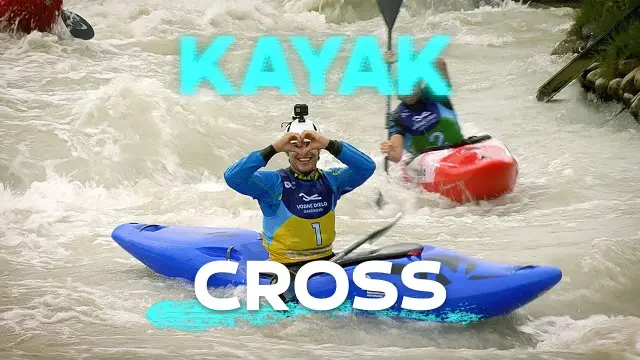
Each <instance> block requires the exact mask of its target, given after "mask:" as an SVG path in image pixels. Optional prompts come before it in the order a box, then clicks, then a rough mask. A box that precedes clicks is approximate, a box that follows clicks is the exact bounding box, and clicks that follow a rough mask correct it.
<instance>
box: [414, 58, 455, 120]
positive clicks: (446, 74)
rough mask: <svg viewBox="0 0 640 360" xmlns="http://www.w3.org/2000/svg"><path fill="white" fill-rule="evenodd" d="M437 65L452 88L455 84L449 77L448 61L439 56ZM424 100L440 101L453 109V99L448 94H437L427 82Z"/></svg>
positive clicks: (423, 91)
mask: <svg viewBox="0 0 640 360" xmlns="http://www.w3.org/2000/svg"><path fill="white" fill-rule="evenodd" d="M436 66H437V67H438V70H440V74H441V75H442V76H443V77H444V80H445V81H446V82H447V85H449V87H450V88H451V87H452V86H453V85H452V84H451V78H449V71H448V70H447V63H446V62H445V61H444V59H443V58H438V60H436ZM421 98H422V101H424V102H437V103H440V104H442V105H444V106H446V107H447V108H449V109H451V110H454V109H453V104H452V103H451V99H450V98H449V96H446V95H436V94H434V93H433V91H432V90H431V88H430V87H429V86H428V85H427V84H425V87H424V88H423V89H422V96H421Z"/></svg>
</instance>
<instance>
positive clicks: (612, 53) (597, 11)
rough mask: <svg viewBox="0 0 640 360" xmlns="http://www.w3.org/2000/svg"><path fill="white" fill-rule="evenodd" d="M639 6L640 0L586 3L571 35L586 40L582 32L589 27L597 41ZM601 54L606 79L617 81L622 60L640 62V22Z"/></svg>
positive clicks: (582, 5) (622, 34)
mask: <svg viewBox="0 0 640 360" xmlns="http://www.w3.org/2000/svg"><path fill="white" fill-rule="evenodd" d="M639 4H640V0H583V1H582V4H581V5H580V8H579V9H578V11H577V12H576V16H575V20H574V24H573V26H572V27H571V29H570V31H569V32H570V35H574V36H576V37H578V38H582V30H583V28H584V27H585V26H586V27H588V28H590V29H591V30H592V32H593V37H594V38H597V37H598V36H600V35H602V34H603V33H604V32H605V31H606V30H607V29H609V28H610V27H611V26H612V25H614V24H615V23H616V22H617V21H618V20H620V19H621V18H622V17H623V16H624V15H626V14H627V13H628V12H629V11H630V10H631V9H633V8H634V7H636V6H638V5H639ZM600 51H601V53H600V55H599V57H600V59H599V60H598V61H599V62H600V63H601V64H602V66H603V70H604V73H603V76H604V77H605V78H607V79H613V78H614V77H615V75H616V70H617V65H618V62H619V61H620V60H626V59H631V58H635V59H640V22H637V21H636V22H634V23H633V24H631V26H630V27H629V29H628V30H627V31H626V32H623V33H619V34H616V36H615V39H614V40H613V42H612V43H611V44H610V45H608V46H607V47H605V48H603V49H600Z"/></svg>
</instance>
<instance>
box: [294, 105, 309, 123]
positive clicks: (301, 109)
mask: <svg viewBox="0 0 640 360" xmlns="http://www.w3.org/2000/svg"><path fill="white" fill-rule="evenodd" d="M306 115H309V107H308V106H307V104H295V105H293V117H292V118H291V119H293V120H298V122H304V117H305V116H306Z"/></svg>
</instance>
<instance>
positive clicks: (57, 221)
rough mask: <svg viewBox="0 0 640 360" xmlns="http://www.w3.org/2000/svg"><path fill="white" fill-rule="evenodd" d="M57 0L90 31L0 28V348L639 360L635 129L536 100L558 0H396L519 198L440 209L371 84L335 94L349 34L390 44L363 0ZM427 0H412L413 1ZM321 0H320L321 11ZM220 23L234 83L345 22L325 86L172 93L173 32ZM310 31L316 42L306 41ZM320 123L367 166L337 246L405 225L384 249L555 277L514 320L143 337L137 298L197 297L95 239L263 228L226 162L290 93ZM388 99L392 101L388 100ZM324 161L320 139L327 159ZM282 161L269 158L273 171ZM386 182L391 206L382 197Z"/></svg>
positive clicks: (256, 141)
mask: <svg viewBox="0 0 640 360" xmlns="http://www.w3.org/2000/svg"><path fill="white" fill-rule="evenodd" d="M342 3H343V2H342V1H333V2H327V1H325V2H321V1H318V0H312V1H290V2H285V3H283V2H280V0H270V1H268V0H265V1H250V0H247V1H241V2H235V3H230V2H224V1H214V2H211V1H199V0H193V1H189V0H178V1H167V0H164V1H152V0H132V1H128V2H122V1H115V0H103V1H97V0H94V1H89V2H87V1H79V0H73V1H67V2H66V4H65V7H66V8H67V9H70V10H73V11H75V12H77V13H78V14H80V15H82V16H83V17H84V18H85V19H87V20H88V21H89V22H90V23H91V24H92V25H93V26H94V28H95V31H96V37H95V38H94V39H93V40H91V41H88V42H86V41H68V40H60V39H59V38H58V37H55V36H52V35H50V34H39V33H36V34H31V35H29V36H26V37H21V36H15V35H7V34H0V74H1V76H0V89H1V90H2V91H1V92H0V181H1V183H0V358H2V359H71V358H89V359H92V358H101V359H102V358H117V359H123V358H132V357H136V358H149V359H152V358H153V359H179V358H185V359H196V358H198V359H199V358H203V359H204V358H208V359H327V358H345V359H346V358H349V359H373V358H377V357H382V358H388V359H474V360H475V359H487V360H489V359H490V360H495V359H516V358H517V359H625V360H627V359H634V358H638V357H639V356H640V306H639V305H638V304H639V300H638V297H639V296H640V286H639V285H640V280H639V279H640V265H638V262H639V261H640V181H638V179H639V178H640V166H638V165H639V164H640V161H639V154H640V135H639V134H638V124H637V123H635V121H634V120H633V119H632V118H631V117H630V116H629V115H628V114H627V113H626V112H625V113H622V114H620V115H617V116H615V113H616V112H617V110H618V107H617V106H615V105H612V104H598V103H595V102H593V101H592V99H591V98H590V97H587V96H586V95H584V94H583V92H582V90H581V89H580V88H579V86H578V85H577V84H572V85H571V86H569V87H568V88H567V89H565V90H564V91H563V92H562V93H560V94H559V95H558V96H557V101H554V102H551V103H548V104H542V103H538V102H537V101H536V100H535V93H536V90H537V88H538V86H540V85H541V84H542V83H543V82H544V81H546V80H547V78H548V77H550V76H551V75H553V74H554V73H555V72H556V71H557V70H558V69H560V68H561V67H562V66H563V65H564V64H565V63H566V62H567V61H568V59H569V58H555V57H551V56H549V52H550V51H551V50H552V48H553V46H554V45H555V44H556V43H557V42H558V41H560V40H561V39H562V38H563V36H564V35H563V32H564V31H565V30H566V29H567V28H568V27H569V26H570V23H571V10H570V9H532V8H529V7H526V6H524V5H520V4H512V3H507V4H506V5H504V6H502V7H494V8H492V7H482V8H480V9H474V7H473V6H472V5H471V4H468V3H466V2H464V1H444V0H443V1H439V2H438V1H436V2H434V1H420V2H415V1H411V2H408V3H407V9H406V11H405V10H403V11H402V12H401V14H400V16H399V18H398V20H397V24H396V29H395V30H394V31H395V33H396V34H398V33H403V34H413V35H415V36H417V37H418V42H417V44H419V45H420V46H421V45H422V44H424V41H425V40H426V39H427V37H429V36H430V35H433V34H440V33H446V34H450V35H452V43H451V45H450V47H449V48H448V49H447V51H446V54H445V56H446V59H447V61H448V65H449V71H450V73H451V77H452V80H453V83H454V91H455V93H454V95H453V101H454V105H455V107H456V109H457V110H458V112H459V116H460V119H461V121H462V122H463V127H464V130H465V132H466V134H467V135H472V134H477V135H479V134H485V133H488V134H491V135H493V136H494V137H497V138H499V139H501V140H503V141H504V142H505V143H506V144H507V146H508V147H509V148H510V150H511V151H512V152H513V154H514V155H515V156H516V157H517V159H518V161H519V162H520V175H519V180H518V184H517V187H516V189H515V191H514V193H512V194H510V195H508V196H505V197H503V198H502V199H498V200H495V201H490V202H481V203H479V204H469V205H465V206H454V204H451V203H449V202H448V201H445V200H443V199H441V198H439V197H438V196H435V195H420V194H418V192H417V191H416V190H415V189H412V188H411V187H408V186H404V185H402V184H401V183H399V182H398V181H397V172H395V170H396V169H392V171H391V172H392V177H393V179H391V180H390V179H389V178H388V177H386V175H385V173H384V168H383V166H382V157H381V156H380V155H379V153H378V146H379V145H378V144H379V142H380V140H382V139H383V138H384V137H385V136H386V135H385V129H384V128H383V121H384V112H385V108H386V102H385V97H384V96H380V95H376V94H375V93H374V92H373V91H371V90H364V91H360V92H358V93H357V94H356V95H355V96H350V97H341V96H337V95H335V93H336V91H337V89H338V86H339V80H340V78H341V68H343V67H344V66H345V64H346V61H347V59H348V56H349V53H350V51H349V50H350V49H351V46H352V44H353V41H354V39H355V37H356V36H357V35H375V36H377V37H378V38H379V39H380V44H382V45H385V46H386V28H385V26H384V23H383V20H382V19H381V17H379V16H378V13H377V10H376V7H375V2H373V1H370V0H366V1H365V0H362V1H351V2H348V1H345V3H344V4H342ZM425 3H426V4H425ZM318 9H319V10H320V13H319V12H318ZM220 34H233V35H235V36H236V37H237V39H238V42H236V44H235V45H234V46H233V48H232V50H231V51H230V52H229V53H228V54H227V55H226V56H227V57H226V58H225V60H223V62H222V68H223V69H224V70H225V71H226V72H227V74H229V75H228V76H229V77H230V78H231V79H232V81H233V82H234V84H239V83H240V82H241V80H242V75H243V74H244V71H245V68H246V64H247V62H248V60H249V58H250V55H251V51H252V49H253V45H254V44H255V42H254V41H255V39H256V38H257V37H258V36H261V35H264V34H269V35H275V36H279V37H281V38H282V39H285V37H286V36H288V35H304V36H308V37H309V38H312V39H315V40H317V41H320V40H322V39H324V38H326V37H328V36H331V35H341V34H343V35H345V36H346V37H347V43H346V45H344V47H343V49H344V50H343V51H342V52H341V53H340V55H339V57H338V59H337V62H336V64H334V65H333V66H332V67H331V69H330V74H329V76H328V84H327V91H328V93H327V94H328V95H326V96H309V95H308V94H309V91H308V88H307V87H306V84H307V73H306V71H305V68H304V67H303V65H302V63H301V62H300V60H299V59H298V58H297V56H296V55H295V54H294V53H293V52H292V50H291V47H289V46H287V47H286V49H287V51H289V52H288V53H287V57H288V58H289V59H290V64H291V67H292V69H293V73H294V77H295V82H296V85H297V86H298V87H299V89H301V90H300V91H301V95H300V96H283V95H279V94H278V93H277V92H276V91H264V92H262V93H260V94H259V95H257V96H245V97H220V96H217V95H216V94H215V93H214V92H213V91H211V90H210V89H207V88H206V86H203V87H202V88H201V90H200V91H199V92H198V94H197V96H181V95H180V94H179V78H178V74H179V73H178V57H177V54H178V53H179V51H178V39H179V37H180V36H182V35H196V36H199V37H200V38H202V39H212V38H213V37H214V36H215V35H220ZM316 44H317V43H316ZM300 102H304V103H307V104H309V111H310V117H312V118H313V119H315V120H316V121H317V122H318V123H319V124H320V126H321V127H322V130H323V131H324V133H325V134H327V135H328V136H330V137H332V138H338V139H342V140H345V141H348V142H350V143H352V144H354V145H355V146H357V147H359V148H361V149H363V150H364V151H365V152H366V153H368V154H370V155H371V156H372V157H373V158H374V159H375V160H376V161H377V162H378V164H379V166H378V170H377V171H376V173H375V175H374V176H373V177H372V178H371V179H370V180H369V181H368V182H367V183H366V184H365V185H364V186H362V187H361V188H359V189H357V190H356V191H354V192H353V193H352V194H350V195H348V196H346V197H344V198H343V200H341V202H340V204H339V207H338V211H337V215H338V225H337V227H338V233H339V236H338V240H337V248H338V249H341V248H345V247H346V246H348V245H349V244H351V243H352V242H353V241H356V240H357V239H359V238H361V237H362V236H364V235H366V234H367V233H369V232H371V231H373V230H375V229H377V228H378V227H380V226H382V225H384V224H386V223H387V222H388V221H389V219H391V218H393V217H394V216H395V215H396V213H397V212H398V211H400V210H404V211H405V212H406V213H407V215H406V216H405V218H404V219H403V220H402V221H401V222H400V223H399V224H398V225H397V226H396V227H395V228H394V229H393V230H392V231H391V232H390V233H389V234H388V236H386V238H385V239H383V240H381V241H380V243H379V244H392V243H394V242H400V241H417V242H423V243H431V244H433V245H436V246H440V247H445V248H449V249H452V250H455V251H459V252H462V253H465V254H468V255H472V256H475V257H479V258H483V259H487V260H491V261H499V262H505V263H524V264H527V263H534V264H540V263H544V264H551V265H555V266H558V267H560V268H561V269H562V271H563V274H564V277H563V279H562V281H561V282H560V283H559V284H558V286H556V287H555V288H554V289H552V290H551V291H550V292H549V293H547V294H545V295H543V296H542V297H541V298H539V299H537V300H536V301H534V302H533V303H531V304H529V305H528V306H526V307H524V308H522V309H521V310H519V311H518V312H516V313H514V314H513V315H512V316H509V317H507V318H501V319H496V320H492V321H488V322H485V323H480V324H474V325H468V326H462V325H454V324H447V325H443V324H427V323H405V322H395V321H390V320H373V319H360V318H339V319H330V318H327V317H323V316H311V317H308V318H301V319H298V320H297V321H281V322H278V323H277V324H272V325H268V326H267V327H264V328H259V327H250V326H242V327H239V328H232V329H229V328H226V329H215V328H211V329H209V330H207V331H203V332H195V333H189V332H182V331H178V330H174V329H157V328H155V327H154V326H152V325H151V324H150V323H149V321H148V320H147V318H146V315H145V314H146V311H147V309H149V307H150V306H152V305H153V304H154V303H156V302H158V301H162V300H181V299H195V294H194V292H193V287H191V286H190V285H188V284H186V283H182V282H179V281H174V280H168V279H165V278H162V277H160V276H158V275H155V274H154V273H153V272H151V271H150V270H149V269H148V268H146V267H145V266H144V265H143V264H142V263H140V262H139V261H137V260H135V259H134V258H133V257H132V256H130V255H129V254H128V253H126V252H125V251H124V250H122V249H121V248H120V247H119V246H118V245H117V244H115V242H113V241H112V240H111V238H110V234H111V231H112V230H113V228H114V227H116V226H117V225H119V224H121V223H125V222H130V221H135V222H147V223H161V224H175V225H198V226H232V227H238V228H250V229H255V230H259V229H260V225H261V220H260V213H259V211H258V206H257V203H256V202H255V201H253V200H252V199H251V198H248V197H246V196H243V195H240V194H238V193H236V192H234V191H232V190H230V189H229V188H228V187H227V186H226V184H225V183H224V180H223V177H222V175H223V173H224V171H225V169H226V168H227V167H228V166H229V165H230V164H231V163H232V162H234V161H236V160H238V159H239V158H240V157H242V156H244V155H246V154H247V153H248V152H250V151H252V150H254V149H261V148H263V147H265V146H267V145H268V144H269V143H271V142H272V141H274V140H275V139H276V138H277V137H278V135H279V133H280V123H281V122H283V121H288V120H290V119H291V112H292V108H293V105H294V104H295V103H300ZM394 104H395V101H394ZM337 164H339V163H338V162H337V161H336V160H335V159H334V158H332V157H331V156H330V155H329V154H328V153H326V152H325V153H324V155H322V158H321V161H320V165H321V166H330V165H337ZM285 165H287V162H286V159H285V158H284V156H282V155H279V156H277V157H276V158H274V159H273V160H272V162H271V163H270V164H269V168H270V169H275V168H277V167H280V166H285ZM378 189H383V192H384V193H385V194H386V195H387V198H390V199H391V204H390V205H389V206H388V207H387V208H385V209H384V210H382V211H380V210H376V209H375V207H374V201H375V199H376V194H377V191H378Z"/></svg>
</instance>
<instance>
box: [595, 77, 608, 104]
mask: <svg viewBox="0 0 640 360" xmlns="http://www.w3.org/2000/svg"><path fill="white" fill-rule="evenodd" d="M595 88H596V94H598V96H599V97H600V98H601V99H605V100H608V98H609V95H608V94H607V89H608V88H609V80H607V79H605V78H599V79H598V80H596V83H595Z"/></svg>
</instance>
